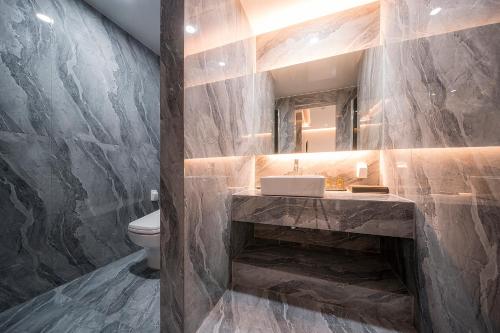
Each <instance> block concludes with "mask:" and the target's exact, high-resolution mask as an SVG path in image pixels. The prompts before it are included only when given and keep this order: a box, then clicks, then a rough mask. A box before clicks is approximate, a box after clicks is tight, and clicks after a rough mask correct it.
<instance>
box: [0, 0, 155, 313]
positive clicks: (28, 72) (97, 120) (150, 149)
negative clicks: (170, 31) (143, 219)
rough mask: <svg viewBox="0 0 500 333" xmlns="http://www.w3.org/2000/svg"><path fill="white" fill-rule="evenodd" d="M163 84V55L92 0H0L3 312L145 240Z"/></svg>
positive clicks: (0, 279)
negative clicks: (137, 234)
mask: <svg viewBox="0 0 500 333" xmlns="http://www.w3.org/2000/svg"><path fill="white" fill-rule="evenodd" d="M37 13H42V14H45V15H47V16H49V17H51V18H52V19H53V20H54V22H53V24H49V23H46V22H43V21H41V20H39V19H38V18H37V17H36V14H37ZM159 90H160V87H159V61H158V57H157V56H156V55H155V54H153V53H152V52H151V51H149V50H148V49H146V48H145V47H144V46H142V45H141V44H139V43H138V42H137V41H135V40H134V39H132V38H131V37H130V36H129V35H127V34H126V33H125V32H123V31H122V30H120V29H119V28H118V27H117V26H115V25H114V24H113V23H111V22H110V21H108V20H107V19H105V18H104V17H103V16H101V15H100V14H99V13H97V12H96V11H95V10H93V9H92V8H91V7H89V6H88V5H86V4H85V3H84V2H83V1H76V0H69V1H59V0H33V1H2V2H0V164H1V172H0V213H1V215H2V222H1V226H2V230H3V231H2V234H1V236H0V271H1V272H2V273H1V274H0V311H1V310H3V309H6V308H9V307H11V306H13V305H15V304H17V303H20V302H23V301H25V300H27V299H30V298H32V297H34V296H35V295H38V294H40V293H42V292H44V291H46V290H48V289H52V288H54V287H55V286H57V285H60V284H62V283H64V282H67V281H69V280H72V279H74V278H76V277H78V276H80V275H82V274H85V273H87V272H89V271H92V270H94V269H95V268H97V267H100V266H102V265H104V264H107V263H109V262H111V261H113V260H116V259H118V258H120V257H123V256H125V255H127V254H129V253H131V252H132V251H134V250H136V249H137V247H136V246H135V245H134V244H132V243H131V242H130V241H129V240H128V238H127V235H126V231H127V225H128V223H129V222H130V221H131V220H133V219H135V218H137V217H140V216H143V215H144V214H146V213H149V212H151V211H152V210H153V209H155V207H153V206H152V204H151V202H150V201H149V191H150V190H151V189H157V188H158V187H159V141H160V140H159V125H158V119H159Z"/></svg>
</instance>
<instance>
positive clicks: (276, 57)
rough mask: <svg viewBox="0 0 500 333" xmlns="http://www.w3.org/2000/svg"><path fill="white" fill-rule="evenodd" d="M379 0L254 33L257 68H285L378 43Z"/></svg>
mask: <svg viewBox="0 0 500 333" xmlns="http://www.w3.org/2000/svg"><path fill="white" fill-rule="evenodd" d="M379 9H380V8H379V2H373V3H371V4H367V5H364V6H359V7H356V8H353V9H349V10H345V11H342V12H338V13H334V14H332V15H328V16H325V17H321V18H317V19H314V20H310V21H307V22H305V23H301V24H297V25H293V26H290V27H287V28H284V29H280V30H276V31H272V32H269V33H265V34H263V35H259V36H257V70H258V71H259V72H262V71H268V70H272V69H276V68H282V67H287V66H291V65H295V64H300V63H305V62H309V61H313V60H317V59H323V58H328V57H332V56H334V55H339V54H344V53H349V52H353V51H357V50H364V49H367V48H370V47H373V46H377V45H378V44H379V25H380V10H379Z"/></svg>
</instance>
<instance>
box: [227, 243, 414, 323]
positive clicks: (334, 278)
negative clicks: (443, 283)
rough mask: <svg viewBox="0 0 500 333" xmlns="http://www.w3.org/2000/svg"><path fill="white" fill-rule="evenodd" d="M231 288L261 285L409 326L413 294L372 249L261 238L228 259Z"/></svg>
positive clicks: (299, 299) (294, 298)
mask: <svg viewBox="0 0 500 333" xmlns="http://www.w3.org/2000/svg"><path fill="white" fill-rule="evenodd" d="M232 285H233V289H234V290H256V291H266V292H271V293H274V294H277V295H278V296H277V297H279V295H283V296H286V299H287V300H288V302H292V303H293V302H296V303H298V304H300V305H301V306H306V307H317V306H318V304H319V305H324V306H328V307H335V308H338V309H343V310H346V311H355V312H356V313H357V314H360V315H362V316H363V317H367V318H370V317H371V318H377V319H381V318H383V319H384V320H388V321H390V322H393V323H394V322H397V323H402V324H405V325H408V326H409V327H411V325H412V323H413V306H414V299H413V296H412V295H411V294H410V293H409V291H408V290H407V288H406V287H405V286H404V284H403V283H402V282H401V281H400V279H399V278H398V277H397V276H396V275H395V273H394V272H393V271H392V269H391V268H390V266H389V264H388V263H387V261H386V260H385V259H384V258H383V256H381V255H380V254H377V253H364V252H359V251H352V250H341V249H331V248H330V249H325V248H322V247H306V248H305V247H303V246H300V245H299V244H293V243H290V244H288V243H284V244H283V243H281V244H267V243H265V242H262V243H259V244H255V245H252V246H249V247H247V248H246V249H245V250H244V251H243V252H241V253H240V254H239V255H238V256H237V257H236V258H234V259H233V266H232Z"/></svg>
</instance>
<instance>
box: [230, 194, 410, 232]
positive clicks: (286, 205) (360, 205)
mask: <svg viewBox="0 0 500 333" xmlns="http://www.w3.org/2000/svg"><path fill="white" fill-rule="evenodd" d="M414 209H415V205H414V203H413V202H412V201H410V200H407V199H404V198H401V197H398V196H395V195H392V194H358V193H356V194H352V193H340V192H328V191H327V192H325V197H324V198H305V197H298V198H294V197H281V196H263V195H261V194H260V191H259V190H248V191H243V192H239V193H236V194H234V195H233V204H232V219H233V221H239V222H251V223H262V224H273V225H282V226H291V227H301V228H311V229H323V230H333V231H344V232H352V233H360V234H369V235H379V236H391V237H403V238H413V237H414V229H415V218H414Z"/></svg>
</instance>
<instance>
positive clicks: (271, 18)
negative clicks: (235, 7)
mask: <svg viewBox="0 0 500 333" xmlns="http://www.w3.org/2000/svg"><path fill="white" fill-rule="evenodd" d="M376 1H377V0H241V1H240V2H241V5H242V6H243V8H244V10H245V13H246V14H247V17H248V19H249V21H250V25H251V26H252V30H253V33H254V35H260V34H263V33H266V32H270V31H274V30H278V29H282V28H285V27H288V26H291V25H294V24H298V23H302V22H305V21H309V20H313V19H315V18H318V17H322V16H327V15H331V14H334V13H337V12H341V11H344V10H347V9H351V8H355V7H359V6H362V5H366V4H369V3H373V2H376ZM311 42H312V40H311Z"/></svg>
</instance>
